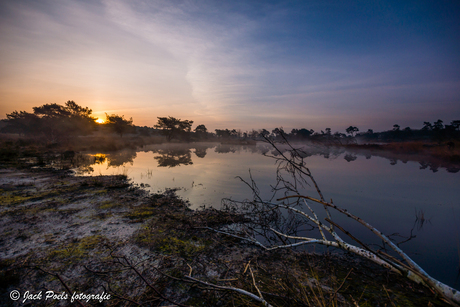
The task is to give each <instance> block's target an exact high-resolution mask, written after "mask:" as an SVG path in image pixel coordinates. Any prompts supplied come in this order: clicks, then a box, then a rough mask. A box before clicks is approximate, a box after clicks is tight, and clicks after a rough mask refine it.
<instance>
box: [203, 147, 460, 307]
mask: <svg viewBox="0 0 460 307" xmlns="http://www.w3.org/2000/svg"><path fill="white" fill-rule="evenodd" d="M266 141H267V142H268V143H269V144H270V145H272V146H273V148H274V155H272V156H270V157H272V158H274V159H275V160H276V163H277V184H276V185H275V186H274V187H273V190H274V191H275V193H278V194H274V195H279V193H280V192H281V193H283V197H279V198H277V199H276V200H275V201H274V200H273V197H272V199H271V200H269V201H267V200H263V199H262V197H261V195H260V192H259V190H258V188H257V185H256V183H255V182H254V180H253V179H252V176H251V178H250V181H245V180H243V179H242V178H240V179H241V180H242V181H243V182H245V183H246V184H247V185H248V186H249V188H250V189H251V190H252V191H253V196H254V197H253V199H252V200H247V201H242V202H240V201H234V200H229V199H227V200H225V201H224V205H225V209H226V210H229V211H233V212H238V213H239V214H243V215H245V216H246V217H247V218H248V219H249V220H250V221H251V222H249V223H248V222H245V223H234V224H232V225H229V226H225V227H223V228H220V229H216V228H210V227H208V229H211V230H213V231H215V232H218V233H221V234H225V235H228V236H232V237H235V238H238V239H241V240H244V241H247V242H250V243H253V244H255V245H257V246H259V247H261V248H263V249H264V250H276V249H283V248H295V247H297V246H302V245H311V244H319V245H325V246H330V247H336V248H340V249H342V250H345V251H348V252H351V253H354V254H356V255H359V256H361V257H364V258H366V259H369V260H371V261H373V262H374V263H377V264H378V265H380V266H382V267H385V268H387V269H389V270H391V271H393V272H395V273H398V274H401V275H403V276H405V277H407V278H408V279H410V280H413V281H415V282H417V283H420V284H423V285H425V286H426V287H428V288H430V289H432V290H433V291H434V292H436V293H437V294H438V295H439V296H440V297H441V298H442V299H443V300H445V301H446V302H448V303H449V304H451V305H452V306H459V304H460V293H459V291H457V290H456V289H453V288H452V287H450V286H448V285H445V284H443V283H441V282H440V281H438V280H436V279H434V278H433V277H431V276H430V275H429V274H428V273H426V272H425V271H424V270H423V269H422V268H421V267H420V266H419V265H418V264H417V263H415V261H413V260H412V259H411V258H410V257H409V256H408V255H407V254H406V253H405V252H404V251H403V250H402V249H401V248H400V247H399V246H398V245H397V244H395V243H394V242H393V241H392V240H391V239H390V238H389V237H388V236H386V235H384V234H383V233H382V232H381V231H379V230H378V229H376V228H375V227H373V226H372V225H370V224H369V223H367V222H365V221H364V220H362V219H361V218H359V217H358V216H356V215H354V214H352V213H350V212H348V211H347V210H346V209H343V208H340V207H338V206H336V205H335V204H333V202H332V199H331V200H330V201H326V200H325V199H324V196H323V194H322V192H321V190H320V188H319V186H318V184H317V182H316V181H315V179H314V177H313V175H312V173H311V172H310V170H309V168H308V167H307V166H306V164H305V161H304V157H306V156H307V154H306V153H305V152H303V151H302V150H301V149H299V148H294V147H293V146H292V145H291V144H289V143H288V142H287V141H286V139H284V141H285V144H286V145H287V146H288V148H287V149H286V150H282V149H281V148H280V146H279V145H277V144H275V143H274V142H273V141H272V140H270V139H268V138H266ZM307 185H308V186H312V187H314V190H315V191H316V193H317V195H318V196H317V197H312V196H310V195H304V194H303V192H304V191H305V189H304V188H305V187H306V186H307ZM314 204H316V205H320V207H322V208H323V210H324V212H323V213H322V214H323V215H324V221H325V222H323V219H320V218H319V217H318V215H317V212H316V211H315V209H314V207H313V205H314ZM332 211H335V212H339V213H340V214H341V215H343V216H345V217H347V218H350V219H352V220H354V221H355V222H357V223H359V224H361V225H362V226H364V227H365V228H367V229H369V230H370V231H371V232H372V233H373V234H375V236H377V238H378V239H380V240H381V241H382V242H383V245H384V246H387V247H388V249H389V251H387V250H386V249H385V248H384V249H382V248H380V249H379V248H376V247H371V246H370V245H366V244H365V243H363V242H362V241H360V240H359V239H358V238H356V237H355V236H354V235H353V234H351V233H350V232H348V231H347V230H346V229H344V228H343V227H341V226H340V225H339V223H338V222H337V220H336V221H334V220H333V219H332V217H331V212H332ZM336 229H338V230H340V231H341V232H343V233H345V234H346V235H347V236H348V237H349V238H350V239H352V240H353V241H354V242H355V243H353V244H350V243H348V242H346V241H345V240H344V239H343V238H342V237H341V236H340V235H339V234H338V233H337V231H336ZM315 232H316V233H315ZM313 233H314V235H312V234H313Z"/></svg>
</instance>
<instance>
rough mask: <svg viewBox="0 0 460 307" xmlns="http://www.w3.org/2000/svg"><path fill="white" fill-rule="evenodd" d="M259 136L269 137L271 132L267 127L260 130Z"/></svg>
mask: <svg viewBox="0 0 460 307" xmlns="http://www.w3.org/2000/svg"><path fill="white" fill-rule="evenodd" d="M259 131H260V132H259V136H261V137H268V136H269V135H270V132H268V130H266V129H262V130H259Z"/></svg>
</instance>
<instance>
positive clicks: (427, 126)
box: [422, 122, 433, 131]
mask: <svg viewBox="0 0 460 307" xmlns="http://www.w3.org/2000/svg"><path fill="white" fill-rule="evenodd" d="M422 130H427V131H430V130H433V126H432V125H431V123H430V122H423V128H422Z"/></svg>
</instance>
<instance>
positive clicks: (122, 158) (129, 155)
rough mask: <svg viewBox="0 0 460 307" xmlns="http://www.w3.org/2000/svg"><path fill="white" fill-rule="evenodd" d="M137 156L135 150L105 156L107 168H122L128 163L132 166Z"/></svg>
mask: <svg viewBox="0 0 460 307" xmlns="http://www.w3.org/2000/svg"><path fill="white" fill-rule="evenodd" d="M136 156H137V154H136V151H135V150H131V149H127V150H120V151H117V152H113V153H110V154H107V161H108V162H107V167H109V166H122V165H123V164H125V163H128V162H129V163H130V164H131V165H133V160H134V158H136Z"/></svg>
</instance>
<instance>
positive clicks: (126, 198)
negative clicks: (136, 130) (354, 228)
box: [0, 168, 447, 306]
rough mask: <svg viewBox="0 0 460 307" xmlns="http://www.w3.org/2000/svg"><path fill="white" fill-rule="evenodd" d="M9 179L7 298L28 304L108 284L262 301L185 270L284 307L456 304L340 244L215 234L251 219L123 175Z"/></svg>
mask: <svg viewBox="0 0 460 307" xmlns="http://www.w3.org/2000/svg"><path fill="white" fill-rule="evenodd" d="M0 175H1V176H0V199H1V203H2V206H1V212H0V219H1V221H2V222H1V223H0V225H1V226H0V227H1V230H2V233H3V234H4V235H3V237H2V239H1V243H0V246H1V248H0V259H1V270H0V277H1V279H0V280H1V288H2V297H1V299H0V303H1V304H2V305H7V306H21V305H22V304H20V302H19V301H16V302H15V301H12V300H11V299H10V298H9V296H8V295H9V293H10V292H11V291H12V290H14V289H16V290H18V291H19V292H20V293H21V294H23V293H25V292H26V291H29V292H30V293H38V292H39V291H40V290H43V289H45V288H46V289H49V290H53V291H54V292H55V293H62V292H63V291H64V292H65V291H66V288H69V289H70V290H71V291H74V292H75V291H76V292H81V293H86V294H97V293H100V292H101V291H102V288H101V287H102V286H105V289H106V290H108V291H105V292H106V293H110V294H111V295H112V297H111V299H110V300H106V301H104V302H103V304H105V305H107V306H112V305H118V304H121V303H124V302H129V300H132V301H135V302H145V301H148V300H151V299H154V298H156V299H157V301H158V302H160V301H164V299H163V298H162V297H161V295H162V296H163V297H166V298H168V299H170V300H172V301H174V302H180V303H182V304H185V305H191V306H194V305H197V304H200V305H202V304H205V305H214V304H216V302H218V301H221V300H222V299H224V301H223V302H222V306H227V305H229V306H231V304H232V302H237V304H241V305H248V304H250V303H254V301H251V300H250V299H249V298H248V297H245V296H242V295H240V294H238V293H235V292H230V293H229V292H228V291H215V290H214V291H212V290H199V289H200V287H198V286H197V285H193V284H190V283H189V282H188V283H187V282H186V281H185V277H186V276H187V275H189V274H190V272H191V274H192V276H193V277H195V278H198V279H200V280H203V281H207V282H212V283H214V284H219V285H225V286H232V287H237V288H241V289H245V290H246V291H249V292H251V293H255V294H257V291H256V289H255V288H254V284H253V280H252V277H251V275H250V274H249V272H250V271H251V272H252V273H253V274H254V275H255V277H256V279H255V280H257V281H258V286H259V288H260V289H261V291H262V292H263V293H264V297H265V299H266V300H267V301H269V302H270V303H271V304H272V305H274V306H283V305H285V304H304V305H306V306H309V304H310V306H323V305H326V306H327V305H328V304H327V302H330V303H332V302H334V303H336V304H337V305H338V306H354V305H353V304H354V303H355V302H356V303H357V304H359V306H379V305H380V304H381V306H384V305H385V304H386V305H391V304H396V305H404V306H411V304H412V306H420V305H427V304H429V303H430V304H432V306H447V305H446V304H444V303H442V302H441V301H439V299H436V298H435V296H434V294H432V293H431V292H430V291H429V290H428V289H427V288H425V287H423V286H420V285H416V284H414V283H412V282H410V281H408V280H406V279H404V278H402V277H400V276H396V275H394V274H392V273H389V272H387V271H385V270H383V269H381V268H379V267H377V266H376V265H374V264H373V263H370V262H369V261H366V260H363V259H359V258H356V257H351V256H349V255H347V254H343V253H334V251H333V250H332V251H331V252H330V253H329V252H328V253H326V254H321V255H320V254H311V253H305V252H302V251H293V250H281V251H278V252H265V251H262V250H260V249H258V248H256V247H255V246H253V245H249V244H246V243H242V242H241V241H239V240H237V239H235V238H229V237H224V236H222V235H219V234H217V233H215V232H212V231H209V230H205V229H203V227H204V226H209V227H214V228H218V227H219V225H224V224H229V223H231V222H232V221H233V220H235V219H238V218H239V217H238V216H236V215H231V214H230V213H228V212H226V213H225V212H222V211H218V210H216V209H207V210H203V211H198V210H196V211H192V210H190V209H189V208H188V204H187V202H185V201H183V200H181V199H180V198H178V197H177V196H176V195H175V194H174V192H173V191H171V190H169V191H168V190H167V191H165V192H164V193H162V194H151V193H148V192H147V191H145V190H144V189H142V188H141V187H139V186H135V185H133V184H132V183H130V182H129V180H128V178H127V177H126V176H123V175H117V176H97V177H78V176H74V175H73V174H72V173H71V172H69V171H51V170H40V169H35V170H31V169H21V170H19V169H14V168H9V169H0ZM248 268H252V270H249V269H248ZM136 271H137V272H141V273H142V277H143V278H144V279H145V280H147V282H146V281H145V280H144V279H143V278H141V277H140V276H139V275H138V274H137V272H136ZM57 276H58V277H60V278H57ZM53 277H54V278H53ZM149 284H150V285H151V286H152V287H150V286H149ZM66 286H67V287H66ZM109 287H110V289H111V290H110V289H109ZM154 289H155V290H157V291H158V292H159V293H160V294H161V295H159V294H158V293H156V292H155V291H154ZM315 298H316V299H315ZM321 302H323V303H324V304H323V305H321ZM42 303H43V302H42ZM60 303H65V302H64V301H62V302H60ZM90 303H91V302H90ZM94 303H95V302H94ZM170 303H171V302H170ZM64 305H65V304H64Z"/></svg>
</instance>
